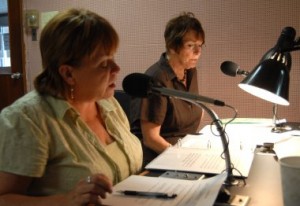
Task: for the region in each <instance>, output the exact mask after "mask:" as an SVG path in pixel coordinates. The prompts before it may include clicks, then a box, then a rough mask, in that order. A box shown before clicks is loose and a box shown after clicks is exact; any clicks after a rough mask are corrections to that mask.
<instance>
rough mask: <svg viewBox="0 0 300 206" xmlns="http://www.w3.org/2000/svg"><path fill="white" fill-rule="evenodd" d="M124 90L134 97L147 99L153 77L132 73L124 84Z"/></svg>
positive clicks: (125, 79) (124, 80)
mask: <svg viewBox="0 0 300 206" xmlns="http://www.w3.org/2000/svg"><path fill="white" fill-rule="evenodd" d="M122 86H123V90H124V91H125V92H126V93H127V94H128V95H130V96H132V97H140V98H143V97H147V95H148V91H149V89H150V86H151V77H150V76H148V75H146V74H141V73H132V74H129V75H127V76H126V77H125V78H124V79H123V82H122Z"/></svg>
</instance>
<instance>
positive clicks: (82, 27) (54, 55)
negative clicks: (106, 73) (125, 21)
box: [34, 9, 119, 98]
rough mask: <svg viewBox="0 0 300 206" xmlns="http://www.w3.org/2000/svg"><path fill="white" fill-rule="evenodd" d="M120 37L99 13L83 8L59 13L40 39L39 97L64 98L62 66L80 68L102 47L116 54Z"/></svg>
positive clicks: (37, 79)
mask: <svg viewBox="0 0 300 206" xmlns="http://www.w3.org/2000/svg"><path fill="white" fill-rule="evenodd" d="M118 44H119V37H118V34H117V32H116V30H115V29H114V28H113V26H112V25H111V24H110V23H109V22H108V21H107V20H106V19H104V18H103V17H101V16H99V15H98V14H96V13H94V12H91V11H88V10H84V9H70V10H67V11H64V12H61V13H59V14H57V15H56V16H55V17H53V19H51V20H50V21H49V22H48V23H47V25H46V26H45V27H44V29H43V31H42V33H41V37H40V52H41V57H42V65H43V71H42V73H41V74H39V75H38V76H37V77H36V79H35V81H34V86H35V89H36V90H37V91H38V92H39V93H40V94H49V95H52V96H55V97H60V98H64V96H65V94H66V92H67V91H66V90H67V88H66V85H65V83H64V81H63V79H62V77H61V76H60V74H59V71H58V69H59V67H60V66H61V65H63V64H66V65H70V66H74V67H76V66H80V64H81V61H82V59H83V58H84V57H86V56H90V55H91V54H92V53H93V52H94V51H95V49H97V48H102V49H103V51H104V52H105V54H110V53H111V52H112V51H115V50H116V49H117V47H118Z"/></svg>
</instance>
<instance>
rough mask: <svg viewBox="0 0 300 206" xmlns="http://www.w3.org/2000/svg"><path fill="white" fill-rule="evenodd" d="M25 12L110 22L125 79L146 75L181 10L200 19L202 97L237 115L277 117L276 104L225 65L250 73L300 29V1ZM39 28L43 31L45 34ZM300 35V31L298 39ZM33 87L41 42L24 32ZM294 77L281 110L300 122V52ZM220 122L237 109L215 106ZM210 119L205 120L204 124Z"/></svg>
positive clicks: (54, 6) (171, 1)
mask: <svg viewBox="0 0 300 206" xmlns="http://www.w3.org/2000/svg"><path fill="white" fill-rule="evenodd" d="M23 1H24V9H38V10H39V11H40V12H48V11H60V10H64V9H67V8H70V7H82V8H87V9H90V10H92V11H95V12H97V13H99V14H100V15H102V16H103V17H105V18H107V19H108V20H109V21H110V22H111V23H112V24H113V25H114V26H115V28H116V29H117V31H118V32H119V34H120V38H121V45H120V49H119V51H118V54H117V56H116V61H117V63H118V64H119V65H120V66H121V72H120V75H119V79H118V81H117V87H118V88H119V89H120V88H122V86H121V85H122V79H123V78H124V77H125V76H126V75H127V74H129V73H132V72H144V70H145V69H146V68H148V67H149V66H150V65H151V64H152V63H154V62H155V61H156V60H158V58H159V56H160V54H161V53H162V52H163V51H164V40H163V32H164V27H165V24H166V22H167V21H168V20H169V19H170V18H172V17H174V16H176V15H178V14H179V13H180V12H182V11H191V12H194V14H195V15H196V16H197V17H198V18H199V20H200V21H201V23H202V24H203V27H204V29H205V32H206V48H205V50H203V54H202V56H201V60H200V62H199V65H198V68H199V72H198V80H199V82H200V84H199V89H200V94H201V95H203V96H208V97H212V98H216V99H219V100H223V101H225V102H226V104H229V105H231V106H233V107H235V108H236V109H237V110H238V117H263V118H272V116H273V114H272V107H273V105H272V103H268V102H266V101H264V100H261V99H258V98H256V97H254V96H252V95H250V94H248V93H245V92H243V91H242V90H241V89H239V88H238V86H237V84H238V83H239V82H240V81H241V80H242V77H235V78H234V77H229V76H225V75H224V74H223V73H222V72H221V71H220V65H221V63H222V62H223V61H225V60H231V61H234V62H236V63H238V64H239V65H240V67H241V68H242V69H244V70H247V71H251V70H252V68H253V67H254V66H255V65H256V64H257V63H258V61H259V60H260V58H261V57H262V55H263V54H264V53H265V52H266V51H267V50H268V49H270V48H271V47H273V46H274V45H275V43H276V41H277V39H278V37H279V35H280V33H281V30H282V29H283V28H284V27H286V26H292V27H294V28H295V29H296V31H300V5H299V1H298V0H286V1H282V0H226V1H224V0H185V1H184V0H149V1H148V0H84V1H82V0H51V1H47V0H23ZM40 30H41V29H39V31H38V32H40ZM298 35H299V34H298V33H297V36H298ZM25 45H26V60H27V62H26V65H27V66H26V69H27V76H28V89H29V90H31V89H33V86H32V81H33V78H34V77H35V76H36V74H37V73H38V72H40V71H41V60H40V55H39V50H38V49H39V48H38V42H37V41H31V36H30V35H28V34H25ZM292 57H293V64H292V69H291V73H290V75H291V79H290V106H288V107H285V106H279V107H278V117H279V118H286V119H287V120H288V121H298V122H300V115H299V111H300V109H299V105H300V92H299V90H300V52H293V53H292ZM211 108H212V109H214V110H215V111H216V113H217V114H218V116H219V117H220V118H230V117H232V115H233V112H232V110H230V109H228V108H223V107H222V108H220V107H215V106H212V107H211ZM208 122H210V119H209V118H208V117H207V115H206V117H205V122H204V123H205V124H207V123H208Z"/></svg>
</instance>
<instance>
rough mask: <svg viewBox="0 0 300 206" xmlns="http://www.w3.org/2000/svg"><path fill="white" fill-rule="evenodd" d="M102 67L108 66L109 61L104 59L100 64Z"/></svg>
mask: <svg viewBox="0 0 300 206" xmlns="http://www.w3.org/2000/svg"><path fill="white" fill-rule="evenodd" d="M100 67H101V68H107V67H108V61H104V62H102V63H101V64H100Z"/></svg>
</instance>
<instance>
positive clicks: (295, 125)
mask: <svg viewBox="0 0 300 206" xmlns="http://www.w3.org/2000/svg"><path fill="white" fill-rule="evenodd" d="M292 130H300V122H284V123H280V124H276V125H275V127H273V128H272V130H271V131H272V132H274V133H283V132H288V131H292Z"/></svg>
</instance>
